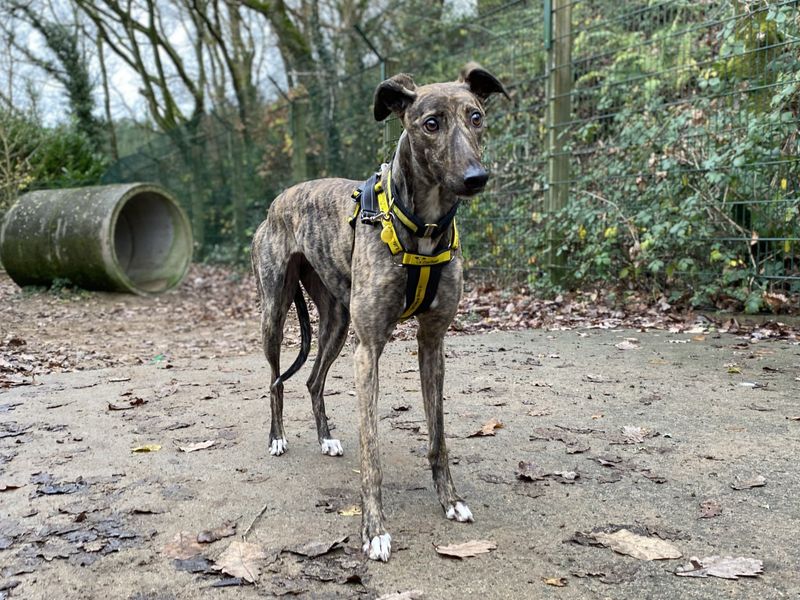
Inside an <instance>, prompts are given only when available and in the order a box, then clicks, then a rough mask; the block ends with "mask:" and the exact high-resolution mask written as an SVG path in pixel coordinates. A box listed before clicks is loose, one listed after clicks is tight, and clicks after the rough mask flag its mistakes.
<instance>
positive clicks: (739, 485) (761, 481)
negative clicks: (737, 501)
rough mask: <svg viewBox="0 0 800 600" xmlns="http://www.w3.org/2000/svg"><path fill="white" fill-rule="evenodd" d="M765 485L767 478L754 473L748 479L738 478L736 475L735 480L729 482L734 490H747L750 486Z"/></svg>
mask: <svg viewBox="0 0 800 600" xmlns="http://www.w3.org/2000/svg"><path fill="white" fill-rule="evenodd" d="M765 485H767V479H766V478H765V477H764V476H763V475H756V476H755V477H751V478H750V479H739V478H738V477H737V479H736V481H734V482H733V483H732V484H731V487H732V488H733V489H735V490H748V489H750V488H754V487H762V486H765Z"/></svg>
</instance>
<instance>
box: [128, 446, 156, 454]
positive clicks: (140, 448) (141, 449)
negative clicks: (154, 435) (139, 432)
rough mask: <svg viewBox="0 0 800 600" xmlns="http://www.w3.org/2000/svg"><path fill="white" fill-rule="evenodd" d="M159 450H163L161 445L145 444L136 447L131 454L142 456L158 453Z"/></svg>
mask: <svg viewBox="0 0 800 600" xmlns="http://www.w3.org/2000/svg"><path fill="white" fill-rule="evenodd" d="M159 450H161V444H145V445H144V446H136V448H133V449H132V450H131V452H136V453H137V454H141V453H144V452H158V451H159Z"/></svg>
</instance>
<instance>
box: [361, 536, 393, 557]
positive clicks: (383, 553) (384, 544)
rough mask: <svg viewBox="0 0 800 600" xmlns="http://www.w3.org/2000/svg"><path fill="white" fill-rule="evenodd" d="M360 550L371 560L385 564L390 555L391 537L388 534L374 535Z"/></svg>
mask: <svg viewBox="0 0 800 600" xmlns="http://www.w3.org/2000/svg"><path fill="white" fill-rule="evenodd" d="M362 550H363V551H364V554H366V555H367V556H368V557H369V558H370V559H371V560H382V561H383V562H386V561H387V560H389V555H390V554H391V553H392V536H390V535H389V534H388V533H384V534H383V535H376V536H375V537H374V538H372V541H371V542H367V543H366V544H364V546H363V547H362Z"/></svg>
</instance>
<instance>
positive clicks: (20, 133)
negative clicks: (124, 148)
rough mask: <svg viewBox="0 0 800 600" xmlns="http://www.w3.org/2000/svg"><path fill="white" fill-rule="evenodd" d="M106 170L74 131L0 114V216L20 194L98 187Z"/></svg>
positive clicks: (27, 118) (89, 144) (86, 139)
mask: <svg viewBox="0 0 800 600" xmlns="http://www.w3.org/2000/svg"><path fill="white" fill-rule="evenodd" d="M105 168H106V161H105V159H104V158H103V157H102V156H100V155H98V154H97V153H96V151H95V150H94V145H93V144H92V142H91V141H90V140H89V139H88V138H87V137H86V135H85V134H83V133H81V132H79V131H77V130H76V129H75V127H73V126H70V125H60V126H57V127H52V128H49V127H44V126H43V125H41V124H40V123H38V122H37V121H35V120H34V119H33V118H31V117H29V116H26V115H19V114H14V113H10V112H8V111H0V214H2V213H4V212H5V210H7V209H8V207H9V206H10V205H11V203H12V202H13V201H14V200H15V199H16V197H17V196H18V195H19V194H20V193H23V192H25V191H27V190H30V189H37V188H63V187H74V186H80V185H90V184H93V183H97V182H98V181H99V180H100V177H101V175H102V173H103V171H104V170H105Z"/></svg>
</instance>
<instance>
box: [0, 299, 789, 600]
mask: <svg viewBox="0 0 800 600" xmlns="http://www.w3.org/2000/svg"><path fill="white" fill-rule="evenodd" d="M83 309H84V310H88V311H89V312H90V313H91V308H90V307H89V308H87V307H86V306H84V307H83ZM112 317H113V315H112ZM43 318H44V317H43ZM88 318H91V314H89V316H88ZM109 318H111V317H108V316H107V315H106V316H104V319H106V320H107V319H109ZM165 318H166V317H165ZM156 325H157V326H158V324H156ZM186 325H187V324H186V323H184V324H182V325H179V324H175V325H174V327H175V329H174V332H173V333H171V332H172V331H173V330H172V329H169V330H168V329H167V328H165V327H161V330H160V331H154V330H153V329H148V327H147V321H146V319H144V318H143V319H142V320H141V321H132V322H126V321H125V320H124V319H122V320H120V321H118V322H117V326H118V327H119V328H120V329H121V330H122V333H121V335H127V336H128V337H129V342H130V344H131V346H132V347H133V349H132V350H131V351H130V352H131V353H132V354H135V355H137V356H138V357H139V360H136V361H130V360H128V361H123V363H121V364H115V363H114V361H113V360H110V361H109V363H107V364H105V365H99V366H101V367H102V368H87V369H85V370H80V371H76V372H64V373H51V374H46V375H41V376H37V377H35V378H34V383H33V384H31V385H20V386H18V387H12V388H10V389H6V390H0V422H1V423H2V425H0V490H2V491H0V500H2V504H0V506H1V507H2V508H0V573H2V576H3V578H2V580H0V590H2V591H0V598H4V597H6V596H7V597H10V598H53V597H60V598H131V599H137V600H144V599H152V600H156V599H158V600H162V599H163V600H167V599H172V598H206V597H213V598H222V597H224V598H228V597H230V598H255V597H267V598H270V597H280V596H286V595H290V597H291V596H296V597H300V598H365V599H371V598H377V597H381V596H383V595H387V594H392V593H395V592H404V591H411V590H419V591H420V592H421V593H422V595H421V596H419V597H422V598H426V599H428V598H431V599H439V598H441V599H449V598H453V599H460V598H468V597H475V596H480V597H482V598H487V599H489V598H503V599H508V598H565V599H571V598H649V599H657V598H670V599H672V598H742V599H745V598H747V599H751V598H764V599H769V598H797V597H798V594H800V572H798V569H797V565H798V564H800V556H799V554H800V547H799V546H798V543H797V532H798V525H797V524H798V522H800V504H798V502H797V497H798V496H800V477H798V467H797V456H798V454H799V451H800V443H799V442H800V420H798V419H800V402H798V400H799V399H800V394H798V389H800V383H799V382H800V346H798V343H797V342H796V341H792V340H777V341H757V340H754V339H752V338H741V337H736V336H733V335H729V334H719V333H714V332H713V330H712V331H701V330H693V331H692V332H691V333H667V332H664V331H649V332H642V331H633V330H599V329H587V330H573V331H559V332H546V331H541V330H535V331H526V332H494V333H485V334H481V335H463V336H453V337H449V338H448V341H447V355H448V358H447V369H448V370H447V378H446V398H447V400H446V403H445V407H446V411H447V414H446V417H445V418H446V423H447V432H448V443H449V447H450V454H451V456H450V458H451V462H452V472H453V476H454V479H455V482H456V485H457V487H458V489H459V491H460V492H461V493H462V494H463V495H464V496H465V498H466V499H467V501H468V502H469V505H470V507H471V509H472V511H473V513H474V514H475V517H476V522H475V523H474V524H471V525H465V524H457V523H452V522H449V521H447V520H445V519H444V518H443V515H442V513H441V509H440V507H439V506H438V503H437V502H436V499H435V495H434V493H433V490H432V485H431V482H430V473H429V471H428V469H427V460H426V457H425V453H426V439H427V438H426V432H425V425H424V417H423V412H422V407H421V400H420V394H419V381H418V375H417V372H416V356H415V355H414V354H415V347H414V344H413V342H408V341H395V342H393V343H392V344H390V346H389V348H388V350H387V352H386V354H385V355H384V357H383V359H382V363H381V369H382V370H381V373H382V378H381V382H382V390H381V391H382V398H381V402H380V410H379V414H380V415H381V421H380V435H381V453H382V461H383V465H384V503H385V508H386V513H387V517H388V527H389V531H390V532H391V533H392V536H393V552H394V553H393V556H392V560H391V561H390V562H389V563H388V564H376V563H372V562H369V561H365V560H363V559H362V558H361V556H360V553H359V550H358V547H359V541H358V535H359V517H358V516H357V515H354V514H353V513H354V512H356V511H355V510H354V507H355V506H356V505H357V503H358V485H359V477H358V474H357V469H358V460H357V447H356V444H357V429H356V428H357V418H356V407H355V398H354V397H353V394H352V389H353V386H352V365H351V354H352V348H351V347H350V346H349V345H348V347H347V348H346V349H345V351H344V353H343V354H344V356H343V357H342V358H340V360H338V361H337V363H336V364H335V365H334V367H333V369H332V371H331V375H330V377H329V380H328V389H327V392H326V393H327V397H326V402H327V404H328V408H329V415H330V417H331V419H332V422H333V423H334V424H335V426H336V430H335V431H336V435H337V436H338V437H339V438H340V439H341V440H342V442H343V444H344V448H345V454H344V456H343V457H340V458H333V457H327V456H323V455H321V454H320V451H319V448H318V446H317V444H316V440H315V437H316V436H315V433H314V427H313V422H312V418H311V410H310V401H309V399H308V397H307V393H306V391H305V386H304V381H305V377H306V376H307V374H308V372H309V370H310V363H309V364H308V365H306V367H304V370H303V371H301V372H300V373H299V374H298V375H297V376H296V377H295V378H294V379H293V380H291V381H290V382H289V383H288V384H287V385H286V412H285V418H286V422H287V433H288V435H289V451H288V453H287V454H286V455H284V456H282V457H270V456H269V454H268V451H267V446H266V439H267V427H268V402H267V400H266V397H265V392H266V386H265V378H266V372H267V370H266V364H265V361H264V360H263V358H262V356H261V354H260V352H259V351H258V348H257V347H252V345H248V344H243V345H239V342H238V340H236V339H231V338H226V337H225V331H224V330H222V329H219V330H215V329H213V328H211V329H209V328H208V327H206V328H205V329H203V330H202V331H203V332H204V333H205V334H213V335H215V336H216V337H215V339H213V340H206V341H205V342H203V343H200V342H199V341H198V343H197V344H195V345H192V344H191V343H188V342H187V343H184V341H183V338H182V337H181V335H182V334H181V333H180V332H181V331H182V330H179V329H177V328H178V327H186ZM246 325H248V323H247V322H240V323H236V324H235V327H236V328H238V329H236V331H238V330H239V329H242V330H244V329H246V327H245V326H246ZM249 325H251V326H252V325H253V324H252V323H249ZM200 326H203V327H205V325H203V324H200ZM24 327H28V329H27V330H26V331H32V330H33V329H32V328H31V324H30V323H26V324H24V325H23V324H19V328H21V329H24ZM70 327H71V325H70V323H69V320H64V321H60V320H58V319H53V320H51V321H50V322H49V324H48V327H47V333H48V334H49V335H51V336H52V339H53V343H54V344H55V343H56V342H57V340H58V337H59V336H60V335H62V336H66V337H68V336H69V333H68V331H69V328H70ZM81 331H83V330H81ZM4 333H5V334H6V339H8V337H7V336H8V335H10V334H9V333H8V332H4ZM12 333H13V332H12ZM39 335H44V334H43V333H42V331H41V330H39ZM84 335H87V334H86V332H84ZM170 335H174V336H175V337H176V339H178V341H179V342H180V349H181V350H180V351H179V352H175V353H173V354H169V353H164V351H163V350H164V348H167V349H168V348H169V344H165V343H164V338H169V336H170ZM186 335H187V336H189V333H186ZM153 336H161V337H160V338H159V341H157V342H156V343H155V344H152V343H151V344H146V343H145V341H146V340H150V339H151V338H153ZM88 337H91V336H88ZM233 337H234V338H235V336H233ZM187 339H189V338H187ZM224 340H228V342H230V343H231V344H232V348H233V350H232V351H230V352H228V353H224V352H220V351H219V350H218V349H217V350H216V351H215V350H214V348H213V347H212V346H214V344H219V342H221V341H224ZM234 342H235V343H234ZM65 343H68V342H65ZM87 343H88V342H87ZM91 343H92V344H94V346H93V348H94V350H93V351H94V352H97V353H100V352H101V350H102V348H103V346H104V343H105V342H104V340H103V338H102V336H96V337H94V338H92V341H91ZM107 343H108V344H111V343H112V342H111V341H110V340H109V341H108V342H107ZM34 350H35V349H32V351H34ZM295 351H296V349H295V348H290V349H288V350H287V352H289V353H292V354H293V353H294V352H295ZM74 360H80V357H77V358H75V359H74ZM94 366H97V365H92V367H94ZM490 419H497V420H498V421H500V422H501V423H502V427H499V428H497V429H495V430H494V435H493V436H483V437H470V435H471V434H473V433H475V432H476V431H478V430H480V429H481V427H482V426H483V425H484V424H485V423H487V422H488V421H489V420H490ZM209 442H213V444H212V445H210V446H208V447H206V448H200V446H205V445H208V443H209ZM192 444H196V446H192ZM148 446H149V447H150V449H151V450H152V451H150V452H133V450H134V449H136V448H141V447H148ZM181 448H184V449H193V448H198V449H196V450H194V451H191V452H185V451H181ZM520 462H523V463H530V464H527V465H525V467H524V469H523V471H525V472H526V473H527V474H528V475H529V476H530V478H532V479H533V481H524V480H521V479H519V478H518V477H517V473H518V471H520V465H519V463H520ZM759 477H760V478H763V480H762V479H758V478H759ZM754 484H760V485H758V486H757V487H745V489H738V490H737V489H733V487H741V486H743V485H744V486H747V485H754ZM703 515H705V518H704V517H703ZM623 525H624V526H625V528H626V529H628V530H629V531H632V532H634V533H636V534H639V535H641V536H644V537H646V538H647V539H648V540H651V541H652V540H655V539H658V540H662V541H666V542H668V543H669V544H671V545H672V546H673V547H674V548H675V549H677V551H678V552H680V553H681V554H682V557H681V558H677V559H666V560H654V561H647V560H641V559H637V558H633V557H631V556H627V555H622V554H618V553H616V552H614V551H612V550H611V549H609V548H607V547H602V546H600V545H597V544H599V542H598V539H601V538H602V533H601V534H598V533H597V532H598V531H600V528H603V529H604V530H605V531H606V532H614V531H616V530H618V529H620V528H621V526H623ZM234 530H235V533H234ZM593 530H594V531H595V533H594V534H592V531H593ZM203 531H210V532H211V533H207V534H204V536H201V538H202V539H206V540H213V539H214V538H215V537H219V536H221V535H226V536H227V534H230V533H234V535H231V536H228V537H221V539H219V540H217V541H208V542H207V543H203V544H198V543H197V542H196V540H197V535H198V533H200V532H203ZM181 534H182V535H181ZM176 536H177V537H176ZM637 539H638V538H637ZM470 540H488V541H491V542H493V543H494V544H496V549H494V550H492V551H491V552H489V553H487V554H482V555H479V556H476V557H472V558H465V559H462V560H459V559H452V558H445V557H442V556H440V555H438V554H437V552H436V549H435V546H441V545H447V544H456V543H462V542H467V541H470ZM241 541H245V542H246V543H247V544H248V545H246V546H243V545H238V546H237V545H234V549H237V548H238V550H239V551H241V552H245V556H239V557H238V558H239V560H238V564H239V566H240V567H241V565H242V564H244V565H245V566H246V567H247V569H246V570H245V577H247V576H248V574H249V575H252V577H253V578H254V579H256V583H255V585H236V586H233V585H231V586H229V587H227V586H226V587H214V586H219V585H222V584H237V583H242V581H241V580H236V579H232V578H231V577H230V576H229V575H225V574H224V573H221V572H219V571H217V570H215V569H214V566H215V565H216V566H225V567H226V568H227V570H232V571H234V573H237V572H238V573H240V574H241V571H236V569H235V568H234V567H235V566H236V564H237V561H235V560H234V561H232V560H231V559H229V558H228V556H230V552H232V551H228V555H225V554H223V552H225V551H226V549H228V548H229V546H231V544H232V543H233V542H241ZM311 542H317V543H316V544H312V545H309V544H310V543H311ZM329 546H335V547H334V548H333V549H331V550H329V551H326V552H324V551H325V550H328V547H329ZM303 553H305V555H304V554H303ZM308 554H311V555H314V554H318V555H317V556H314V557H310V556H308ZM712 555H720V556H732V557H744V558H749V559H757V560H760V561H763V574H760V575H758V576H756V577H742V578H739V579H738V580H726V579H721V578H714V577H709V578H705V579H701V578H690V577H679V576H677V575H675V574H674V572H675V571H676V569H678V567H679V566H683V565H687V564H689V559H690V557H698V558H703V557H708V556H712ZM175 556H192V558H190V559H189V560H184V561H180V560H176V559H175V558H174V557H175ZM191 571H195V572H191ZM407 597H414V596H413V595H410V596H407Z"/></svg>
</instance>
